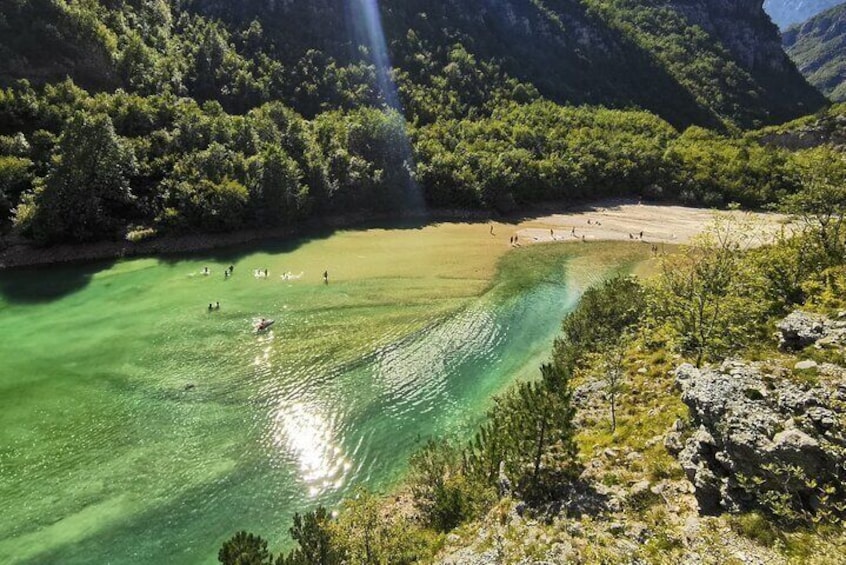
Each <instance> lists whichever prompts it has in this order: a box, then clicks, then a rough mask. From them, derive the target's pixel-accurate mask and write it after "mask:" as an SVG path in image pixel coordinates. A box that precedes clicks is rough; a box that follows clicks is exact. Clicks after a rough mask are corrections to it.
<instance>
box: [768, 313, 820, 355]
mask: <svg viewBox="0 0 846 565" xmlns="http://www.w3.org/2000/svg"><path fill="white" fill-rule="evenodd" d="M826 322H827V320H826V318H825V317H823V316H818V315H816V314H810V313H808V312H802V311H800V310H796V311H795V312H791V313H790V314H788V316H787V317H786V318H784V319H783V320H781V321H780V322H779V323H778V325H777V326H776V327H777V329H778V338H779V347H780V348H782V349H792V350H797V349H804V348H805V347H808V346H809V345H813V344H814V343H816V342H817V340H819V339H821V338H822V337H823V336H825V329H826Z"/></svg>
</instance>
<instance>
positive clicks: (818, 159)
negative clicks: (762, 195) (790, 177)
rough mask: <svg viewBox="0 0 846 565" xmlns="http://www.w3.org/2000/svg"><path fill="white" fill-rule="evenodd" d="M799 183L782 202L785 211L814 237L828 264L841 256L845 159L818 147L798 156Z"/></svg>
mask: <svg viewBox="0 0 846 565" xmlns="http://www.w3.org/2000/svg"><path fill="white" fill-rule="evenodd" d="M797 161H798V167H799V170H800V174H801V179H802V187H801V190H799V191H798V192H796V193H794V194H791V195H789V196H786V197H785V198H784V200H783V206H784V208H785V210H786V211H787V212H789V213H791V214H794V215H795V216H797V217H798V218H799V219H800V221H801V222H802V227H803V228H804V229H805V230H807V231H809V232H810V233H811V234H813V236H815V237H816V239H817V243H818V245H819V246H820V248H821V249H822V250H823V251H824V253H825V254H826V256H827V257H828V260H829V261H830V264H834V262H839V261H841V260H842V257H843V254H844V236H846V233H844V216H846V157H844V156H843V154H842V153H840V152H838V151H835V150H834V149H832V148H831V147H827V146H821V147H818V148H816V149H813V150H810V151H807V152H805V153H802V154H799V155H798V156H797Z"/></svg>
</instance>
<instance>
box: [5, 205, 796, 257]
mask: <svg viewBox="0 0 846 565" xmlns="http://www.w3.org/2000/svg"><path fill="white" fill-rule="evenodd" d="M716 212H717V210H714V209H706V208H693V207H688V206H680V205H677V204H671V203H653V202H649V203H641V202H639V201H636V200H632V199H605V200H598V201H594V202H571V203H546V204H538V205H535V206H530V207H528V208H527V209H526V210H524V211H522V212H521V213H519V214H513V215H508V216H499V217H497V216H496V215H495V212H493V211H488V210H460V209H459V210H432V211H429V212H405V213H400V214H397V213H390V214H388V213H384V214H357V215H345V216H329V217H324V218H321V219H312V220H310V221H306V222H303V223H302V224H299V225H297V226H294V227H284V228H270V229H256V230H239V231H236V232H230V233H222V234H214V233H207V234H185V235H170V236H168V235H165V236H161V237H153V238H150V239H147V240H142V241H139V242H131V241H128V240H122V241H100V242H94V243H77V244H60V245H54V246H50V247H38V246H35V245H33V244H31V243H29V242H27V241H26V240H24V239H22V238H15V237H10V238H8V239H7V241H6V242H5V243H6V245H7V246H6V247H4V248H2V249H0V271H3V270H12V269H19V268H29V267H33V268H37V267H48V266H52V265H66V264H76V263H88V262H96V261H104V260H119V259H123V258H127V257H154V256H167V255H179V254H190V253H197V252H201V251H209V250H214V249H222V248H227V247H235V246H238V245H243V244H247V243H255V242H269V241H284V240H295V239H301V238H308V237H318V236H321V237H322V236H326V235H327V232H329V233H331V232H333V231H336V230H341V229H368V228H374V227H380V228H390V227H398V226H399V225H401V224H403V223H407V222H413V223H414V227H424V226H427V225H432V224H438V223H487V222H492V223H493V224H494V225H496V226H498V227H500V228H504V229H512V233H513V234H514V235H516V236H518V237H519V238H520V242H521V243H523V242H526V241H528V242H530V243H544V242H551V241H572V242H576V241H641V242H646V243H653V244H674V245H675V244H684V243H687V242H689V241H690V240H691V239H692V238H693V237H694V236H696V235H697V234H699V233H701V232H702V231H703V229H704V228H705V227H706V225H707V224H708V223H709V222H710V220H711V219H712V218H713V216H714V214H715V213H716ZM722 213H724V214H733V215H737V216H746V217H752V218H754V219H755V220H757V221H760V223H761V225H762V226H763V228H762V231H763V232H765V233H764V234H763V235H764V236H765V237H767V236H772V235H774V234H775V233H777V232H778V227H779V226H784V225H786V224H787V223H788V218H787V216H784V215H781V214H775V213H763V212H748V211H739V210H738V211H723V212H722ZM556 230H557V232H556Z"/></svg>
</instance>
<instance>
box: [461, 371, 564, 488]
mask: <svg viewBox="0 0 846 565" xmlns="http://www.w3.org/2000/svg"><path fill="white" fill-rule="evenodd" d="M572 394H573V393H572V388H571V385H570V375H569V372H566V371H562V370H560V369H559V368H557V367H556V366H554V365H552V364H547V365H543V366H541V379H540V380H539V381H535V382H527V383H520V384H518V385H517V386H516V387H514V388H513V389H512V390H511V391H509V392H508V393H506V394H505V395H503V396H501V397H499V398H497V399H496V400H495V403H494V407H493V408H492V409H491V410H490V411H489V412H488V418H487V421H486V422H485V423H484V424H482V426H481V428H480V429H479V431H478V433H477V434H476V437H475V438H474V440H473V441H472V442H471V443H470V445H469V447H468V449H467V450H466V453H465V458H466V461H467V463H466V465H467V470H468V473H469V474H471V475H472V476H474V477H475V478H476V479H477V480H480V481H483V482H486V483H487V484H491V485H494V484H497V481H499V480H500V472H501V471H502V472H504V474H505V476H506V477H507V478H508V480H509V481H510V482H511V483H512V484H513V486H514V488H515V489H516V490H517V491H518V492H519V493H520V494H521V495H522V496H523V497H524V498H525V499H527V500H532V501H542V500H546V499H548V498H550V497H552V496H554V494H555V493H556V491H557V488H559V487H563V486H564V484H565V483H566V481H567V480H568V479H570V478H572V476H573V473H574V472H575V470H576V466H577V460H576V445H575V442H574V441H573V436H574V433H575V429H574V426H573V416H574V415H575V408H574V407H573V405H572Z"/></svg>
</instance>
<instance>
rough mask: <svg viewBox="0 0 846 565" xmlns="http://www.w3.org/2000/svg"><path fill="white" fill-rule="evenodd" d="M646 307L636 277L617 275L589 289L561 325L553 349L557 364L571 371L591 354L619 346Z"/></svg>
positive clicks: (644, 293) (643, 292) (645, 300)
mask: <svg viewBox="0 0 846 565" xmlns="http://www.w3.org/2000/svg"><path fill="white" fill-rule="evenodd" d="M646 307H647V296H646V292H645V290H644V288H643V286H642V285H641V284H640V283H639V282H638V281H637V280H636V279H634V278H630V277H621V276H618V277H614V278H612V279H609V280H607V281H605V282H603V283H601V284H599V285H597V286H594V287H591V288H589V289H588V290H586V291H585V293H584V294H583V295H582V298H581V300H580V301H579V304H578V306H576V308H575V309H574V310H573V311H572V312H571V313H570V314H568V315H567V317H566V318H564V321H563V322H562V324H561V334H560V336H559V337H558V338H557V340H556V342H555V348H554V358H555V362H556V364H557V365H558V366H560V367H562V368H563V369H564V370H571V371H572V370H574V369H575V368H576V367H577V366H578V364H579V362H580V361H581V360H582V359H583V358H585V357H586V356H588V355H590V354H591V353H599V352H603V351H605V350H607V349H609V348H613V347H617V346H618V345H619V344H621V343H622V338H623V336H624V335H625V334H626V333H627V332H629V331H630V330H631V329H633V328H635V327H636V326H637V324H638V323H639V322H640V320H641V319H642V317H643V315H644V313H645V311H646Z"/></svg>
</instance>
